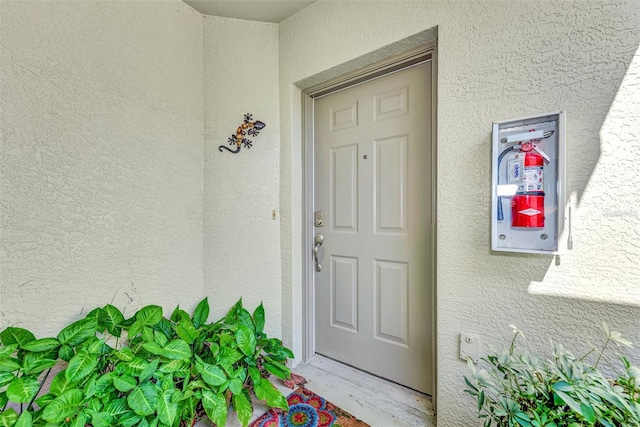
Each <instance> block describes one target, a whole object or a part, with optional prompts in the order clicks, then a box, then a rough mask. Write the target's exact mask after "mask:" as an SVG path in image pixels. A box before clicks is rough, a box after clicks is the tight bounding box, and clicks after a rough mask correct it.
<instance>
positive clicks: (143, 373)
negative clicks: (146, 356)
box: [138, 359, 160, 383]
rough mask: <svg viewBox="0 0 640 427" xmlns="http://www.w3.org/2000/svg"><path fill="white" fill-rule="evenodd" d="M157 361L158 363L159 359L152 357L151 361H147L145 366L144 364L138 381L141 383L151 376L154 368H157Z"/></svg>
mask: <svg viewBox="0 0 640 427" xmlns="http://www.w3.org/2000/svg"><path fill="white" fill-rule="evenodd" d="M159 363H160V360H158V359H153V361H151V362H149V363H148V364H147V366H145V367H144V369H143V370H142V371H140V375H139V378H138V379H139V381H140V382H141V383H143V382H145V381H146V380H148V379H149V378H151V377H152V376H153V374H154V373H155V372H156V370H158V364H159Z"/></svg>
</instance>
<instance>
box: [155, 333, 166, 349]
mask: <svg viewBox="0 0 640 427" xmlns="http://www.w3.org/2000/svg"><path fill="white" fill-rule="evenodd" d="M153 340H154V341H155V342H157V343H158V345H159V346H160V347H164V346H165V345H167V343H168V342H169V338H167V336H166V335H165V333H164V332H162V331H153Z"/></svg>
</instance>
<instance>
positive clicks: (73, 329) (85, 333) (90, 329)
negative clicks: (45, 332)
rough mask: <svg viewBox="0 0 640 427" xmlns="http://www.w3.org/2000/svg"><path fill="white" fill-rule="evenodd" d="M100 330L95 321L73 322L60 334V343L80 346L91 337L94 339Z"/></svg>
mask: <svg viewBox="0 0 640 427" xmlns="http://www.w3.org/2000/svg"><path fill="white" fill-rule="evenodd" d="M97 329H98V324H97V323H96V320H95V319H82V320H78V321H77V322H73V323H72V324H70V325H69V326H67V327H66V328H64V329H63V330H61V331H60V333H59V334H58V337H57V338H58V341H60V343H61V344H68V345H70V346H72V347H74V346H76V345H80V344H82V343H83V342H85V341H86V340H87V339H89V337H93V336H95V334H96V330H97Z"/></svg>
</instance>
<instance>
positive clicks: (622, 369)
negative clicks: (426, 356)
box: [465, 325, 640, 427]
mask: <svg viewBox="0 0 640 427" xmlns="http://www.w3.org/2000/svg"><path fill="white" fill-rule="evenodd" d="M512 327H513V326H512ZM513 328H514V337H513V340H512V341H511V346H510V348H509V350H505V351H502V352H501V353H500V354H497V355H490V356H487V358H486V359H482V361H483V362H484V363H486V364H487V365H488V366H487V368H486V369H485V368H482V369H476V367H475V365H474V364H473V363H472V362H471V361H469V363H468V366H469V370H470V372H471V375H470V377H465V382H466V385H467V388H466V389H465V392H467V393H469V394H470V395H472V396H474V397H475V398H476V399H477V402H478V412H479V418H481V419H484V420H485V422H484V425H485V427H486V426H491V425H492V423H493V422H495V425H497V426H523V427H530V426H531V427H543V426H546V427H560V426H568V427H579V426H604V427H614V426H625V427H626V426H629V427H630V426H640V369H639V368H638V367H635V366H632V365H631V363H630V362H629V360H628V359H627V358H626V357H624V356H622V355H619V354H617V355H616V358H611V355H610V353H611V349H610V346H611V344H612V343H615V344H617V345H622V346H626V347H631V346H632V344H631V342H630V341H628V340H626V339H624V338H623V337H622V336H621V334H620V333H618V332H615V331H609V330H608V328H607V327H606V325H604V332H605V335H606V340H605V342H604V344H603V345H602V347H600V348H595V347H594V349H593V350H592V351H590V352H589V353H587V354H586V355H584V356H583V357H580V358H576V357H574V356H573V354H571V352H569V351H568V350H566V349H565V348H564V347H563V346H562V345H559V344H553V343H552V355H553V357H552V358H551V359H550V360H542V359H541V358H540V357H538V356H537V355H535V354H531V353H528V352H522V351H520V352H518V351H516V350H517V349H516V341H517V338H518V336H519V335H521V334H522V333H521V331H519V330H517V328H515V327H513ZM590 359H595V361H593V362H591V363H589V362H588V360H590ZM616 359H617V361H616ZM601 363H606V364H607V365H608V367H609V370H610V371H611V372H613V373H615V375H614V376H615V378H612V379H609V378H607V377H606V376H605V375H604V374H603V373H602V372H601V371H600V370H599V365H600V364H601Z"/></svg>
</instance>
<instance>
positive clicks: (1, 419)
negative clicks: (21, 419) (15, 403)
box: [0, 408, 18, 427]
mask: <svg viewBox="0 0 640 427" xmlns="http://www.w3.org/2000/svg"><path fill="white" fill-rule="evenodd" d="M17 419H18V413H17V412H16V411H15V409H13V408H8V409H7V410H5V411H2V412H0V426H2V427H10V426H12V425H14V424H15V422H16V420H17Z"/></svg>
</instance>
